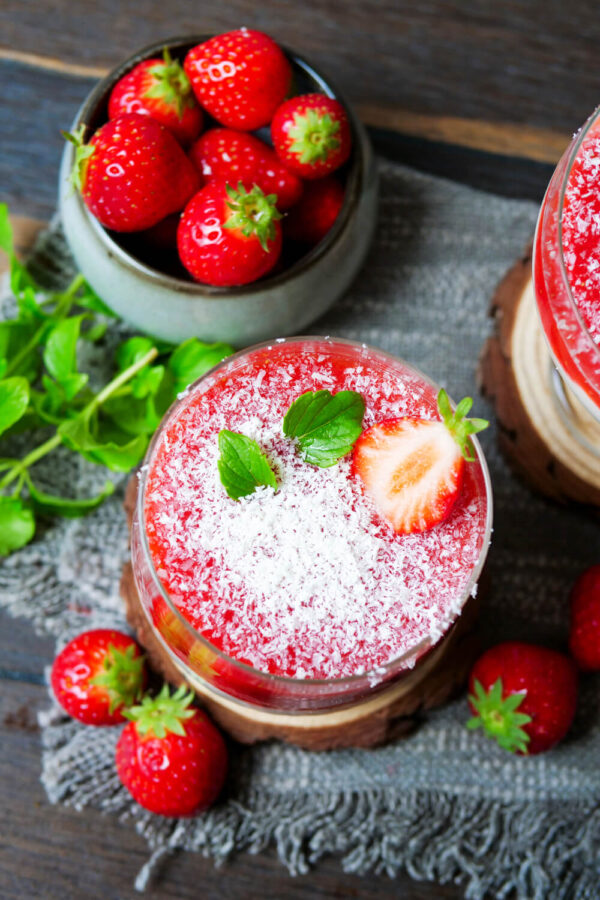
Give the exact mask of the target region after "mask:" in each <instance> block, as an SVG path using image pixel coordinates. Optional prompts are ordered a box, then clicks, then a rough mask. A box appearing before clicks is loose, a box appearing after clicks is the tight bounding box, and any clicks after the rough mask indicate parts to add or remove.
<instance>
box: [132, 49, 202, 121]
mask: <svg viewBox="0 0 600 900" xmlns="http://www.w3.org/2000/svg"><path fill="white" fill-rule="evenodd" d="M148 72H149V73H150V74H151V75H152V78H153V81H154V84H153V85H152V87H150V88H149V89H148V90H147V91H146V92H145V94H144V97H148V98H150V99H154V100H162V101H163V102H164V103H166V105H167V106H171V107H175V110H176V111H177V117H178V118H179V119H181V118H182V117H183V113H184V110H185V108H186V106H193V105H194V98H193V96H192V85H191V83H190V80H189V78H188V77H187V75H186V74H185V72H184V71H183V67H182V65H181V63H180V62H179V61H178V60H176V59H172V58H171V54H170V53H169V49H168V47H165V48H164V50H163V62H160V63H157V64H156V65H155V66H151V67H150V68H149V69H148Z"/></svg>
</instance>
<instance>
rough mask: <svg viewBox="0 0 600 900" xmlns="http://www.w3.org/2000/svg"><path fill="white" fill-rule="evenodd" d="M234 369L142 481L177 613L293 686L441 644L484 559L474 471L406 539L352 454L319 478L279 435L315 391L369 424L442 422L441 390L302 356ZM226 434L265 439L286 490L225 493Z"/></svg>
mask: <svg viewBox="0 0 600 900" xmlns="http://www.w3.org/2000/svg"><path fill="white" fill-rule="evenodd" d="M290 348H292V352H290ZM273 355H275V356H276V357H277V364H274V363H273ZM255 356H256V354H255ZM227 371H228V370H227V369H226V370H225V375H224V376H223V373H219V377H218V378H217V377H213V380H212V382H211V384H210V386H209V387H208V389H207V390H206V391H205V392H204V393H202V394H201V393H198V392H196V393H192V394H191V395H190V396H189V398H188V404H187V405H186V406H185V407H184V408H183V409H182V410H180V411H179V413H178V414H177V416H176V418H175V420H174V421H172V422H171V423H170V424H169V428H168V431H166V432H165V433H164V434H163V436H162V439H161V440H160V442H159V444H158V446H157V450H156V453H155V456H154V459H153V462H152V464H151V471H150V473H149V478H148V483H147V489H146V498H145V500H146V530H147V534H148V539H149V544H150V548H151V553H152V556H153V561H154V564H155V567H156V570H157V572H158V574H159V577H160V578H161V580H162V582H163V584H164V586H165V588H166V589H167V590H168V591H169V593H170V595H171V597H172V599H173V601H174V602H175V603H176V605H177V606H178V608H179V609H180V611H181V612H182V614H183V615H184V616H185V617H186V618H187V619H188V620H189V621H190V622H191V623H192V624H193V625H194V626H195V627H196V628H197V629H198V630H199V631H201V632H202V633H203V634H204V636H205V637H206V638H207V639H208V640H210V641H211V642H212V643H213V644H215V645H216V646H218V647H219V648H220V649H221V650H223V651H224V652H225V653H226V654H228V655H229V656H232V657H234V658H236V659H238V660H240V661H243V662H246V663H248V664H250V665H252V666H254V667H255V668H257V669H260V670H262V671H266V672H271V673H275V674H280V675H289V676H295V677H297V678H332V677H344V676H348V675H357V674H362V673H364V672H369V671H372V670H378V669H379V670H380V669H381V667H382V666H383V665H385V664H386V663H387V662H389V661H391V660H393V659H396V658H397V657H399V656H401V655H402V654H404V653H407V652H408V651H410V650H411V649H412V648H414V647H415V645H416V644H418V643H419V642H420V641H421V640H422V639H424V638H430V639H431V640H432V641H433V642H435V641H437V640H438V639H439V638H440V637H441V636H442V635H443V634H444V632H445V631H446V630H447V629H448V627H449V625H450V623H451V622H452V621H453V620H454V618H455V617H456V615H457V614H458V613H459V611H460V608H461V606H462V602H463V597H464V592H465V587H466V585H467V582H468V580H469V577H470V574H471V570H472V568H473V566H474V565H475V563H476V562H477V559H478V557H479V552H480V549H481V544H482V538H483V532H484V524H485V512H486V510H485V499H484V496H483V487H482V484H481V481H480V478H481V476H480V470H479V468H478V467H473V466H470V467H468V469H469V471H468V472H467V476H466V478H465V484H464V487H463V491H462V494H461V497H460V498H459V500H458V501H457V504H456V506H455V508H454V510H453V512H452V514H451V516H450V518H449V519H447V520H446V521H445V522H444V523H442V524H441V525H440V526H438V527H437V528H435V529H432V530H430V531H429V532H426V533H423V534H415V535H406V536H399V535H395V534H394V532H393V531H392V529H391V528H390V526H389V525H388V524H387V523H386V522H384V521H383V520H382V519H381V518H379V516H378V515H377V513H376V512H375V510H374V508H373V506H372V504H371V501H370V500H369V498H368V497H366V496H364V495H363V494H362V491H361V487H360V484H359V482H358V480H357V479H356V478H354V477H353V476H352V473H351V461H350V458H349V457H348V458H345V459H343V460H341V461H340V462H339V463H338V464H336V465H335V466H333V467H331V468H328V469H320V468H316V467H314V466H311V465H309V464H307V463H305V462H303V461H302V459H301V457H300V455H299V453H298V449H297V447H296V446H295V444H294V443H293V442H292V441H290V440H288V439H286V438H285V437H284V436H283V434H282V420H283V416H284V414H285V412H286V410H287V409H288V407H289V406H290V404H291V403H292V402H293V400H294V399H296V397H298V396H299V395H300V394H301V393H303V392H304V391H306V390H320V389H323V388H327V389H329V390H331V391H332V392H335V391H338V390H343V389H346V390H357V391H359V392H360V393H361V394H362V395H363V397H364V399H365V402H366V413H365V419H364V427H365V428H366V427H369V425H371V424H373V422H375V421H381V420H383V419H387V418H395V417H399V416H403V415H413V416H423V417H427V418H432V417H434V416H435V415H436V413H435V397H434V395H433V391H432V389H431V388H430V387H429V386H428V385H426V384H424V383H423V382H421V381H420V380H417V379H414V378H412V377H410V378H409V377H405V379H404V381H401V380H400V379H399V377H398V374H393V373H392V374H390V373H389V371H388V373H387V374H386V373H383V372H381V371H378V372H377V373H376V374H374V373H373V371H372V370H370V368H369V367H368V366H367V365H340V364H339V360H338V362H337V363H336V361H335V360H334V359H332V356H331V354H326V353H325V354H321V355H320V356H318V357H317V358H315V355H314V353H308V352H306V353H299V351H298V346H297V345H295V347H294V345H287V346H286V345H280V346H278V347H277V348H276V350H275V351H274V354H273V353H272V354H271V355H270V361H269V362H268V364H266V365H264V366H263V365H259V366H258V367H257V364H256V360H255V359H254V358H253V357H250V361H248V359H247V358H246V361H245V363H244V365H242V366H240V364H239V362H238V363H235V364H232V365H231V367H230V372H231V374H229V375H227ZM221 428H228V429H230V430H233V431H239V432H242V433H243V434H245V435H247V436H248V437H251V438H253V439H254V440H256V441H257V442H258V443H259V445H260V446H261V448H262V450H263V451H264V452H265V453H266V455H267V457H268V459H269V462H270V464H271V466H272V468H273V470H274V472H275V474H276V477H277V484H278V487H277V491H274V490H273V489H272V488H270V487H261V488H259V489H258V490H257V491H256V492H255V493H254V494H252V495H250V496H248V497H245V498H242V499H241V500H239V501H234V500H231V499H230V498H229V497H228V496H227V494H226V492H225V490H224V488H223V486H222V484H221V482H220V479H219V475H218V470H217V459H218V456H219V451H218V445H217V438H218V433H219V431H220V429H221ZM475 473H479V475H478V477H475ZM414 662H415V659H414V658H413V659H412V660H411V661H410V663H409V664H414ZM379 677H380V676H379Z"/></svg>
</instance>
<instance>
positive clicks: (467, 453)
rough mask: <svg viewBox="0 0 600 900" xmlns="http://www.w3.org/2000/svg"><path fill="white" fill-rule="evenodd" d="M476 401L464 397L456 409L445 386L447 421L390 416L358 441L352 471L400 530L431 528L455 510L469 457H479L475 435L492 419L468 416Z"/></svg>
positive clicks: (441, 405)
mask: <svg viewBox="0 0 600 900" xmlns="http://www.w3.org/2000/svg"><path fill="white" fill-rule="evenodd" d="M472 404H473V401H472V400H471V398H470V397H465V398H464V400H461V402H460V403H459V404H458V406H457V407H456V410H455V411H454V412H452V409H451V407H450V402H449V400H448V395H447V394H446V392H445V391H444V390H443V389H442V390H440V392H439V394H438V411H439V415H440V417H441V420H442V421H439V420H436V419H414V418H408V417H407V418H401V419H390V420H387V421H385V422H378V423H376V424H375V425H372V426H371V428H368V429H367V430H366V431H364V432H363V433H362V434H361V436H360V437H359V439H358V441H357V442H356V444H355V447H354V453H353V459H352V465H353V471H354V473H355V474H356V475H357V476H358V477H359V478H360V479H361V481H362V483H363V486H364V489H365V491H366V492H367V494H368V495H369V496H370V497H371V499H372V501H373V503H374V506H375V508H376V509H377V511H378V512H379V514H380V515H381V516H382V517H383V518H384V519H385V520H386V521H387V522H388V523H389V524H390V525H391V526H392V528H393V529H394V531H395V532H396V533H397V534H412V533H413V532H421V531H427V530H428V529H430V528H433V527H434V526H436V525H439V524H440V522H442V521H443V520H444V519H446V518H447V517H448V516H449V515H450V513H451V511H452V508H453V507H454V504H455V503H456V500H457V499H458V497H459V495H460V490H461V487H462V481H463V475H464V470H465V463H466V462H472V461H473V460H474V459H475V450H474V447H473V444H472V442H471V439H470V436H471V435H472V434H475V433H476V432H478V431H482V430H483V429H484V428H486V427H487V425H488V422H486V421H485V419H467V418H466V415H467V413H468V412H469V410H470V409H471V406H472Z"/></svg>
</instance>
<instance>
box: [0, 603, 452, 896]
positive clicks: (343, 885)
mask: <svg viewBox="0 0 600 900" xmlns="http://www.w3.org/2000/svg"><path fill="white" fill-rule="evenodd" d="M0 621H1V623H2V625H3V626H4V628H3V630H7V631H8V630H10V629H12V628H14V624H13V623H12V622H11V621H9V620H7V619H6V617H5V616H2V617H0ZM18 639H19V641H23V644H24V646H25V647H26V646H27V637H26V635H25V634H24V633H19V634H18ZM30 645H31V647H35V645H36V644H35V641H33V640H32V641H31V642H30ZM5 652H6V648H5V647H4V646H0V665H1V664H2V663H3V660H4V659H5ZM0 684H1V690H0V746H1V747H2V753H0V804H1V806H2V809H3V827H2V829H0V835H1V836H0V897H2V898H3V900H23V898H27V900H38V898H39V900H76V898H81V897H84V896H85V897H86V900H109V898H110V900H125V898H131V900H134V898H135V897H139V896H140V895H139V894H136V892H135V891H134V889H133V882H134V879H135V876H136V874H137V872H138V870H139V869H140V867H141V866H142V865H143V864H144V862H145V861H146V859H147V856H148V852H147V849H146V844H145V842H144V841H143V839H142V838H140V837H138V836H137V835H136V834H135V832H134V830H133V828H132V827H131V826H130V825H127V824H126V823H125V824H119V823H118V822H117V821H116V820H115V818H114V817H111V816H103V815H100V814H99V813H97V812H95V811H92V810H86V811H85V812H83V813H78V812H76V811H75V810H72V809H67V808H65V807H62V806H58V807H52V806H50V805H49V804H48V802H47V800H46V798H45V795H44V792H43V789H42V787H41V785H40V783H39V780H38V776H39V771H40V745H39V731H38V728H37V721H36V714H37V711H38V709H41V708H44V706H45V705H46V703H47V700H46V692H45V689H44V688H42V687H39V686H35V685H29V684H23V683H21V684H17V683H16V682H6V681H4V682H1V683H0ZM145 896H146V897H147V898H148V900H197V898H198V897H199V896H202V897H203V898H205V900H224V898H227V900H258V898H260V900H281V898H282V897H286V898H290V900H314V898H317V897H319V898H323V900H334V898H337V900H340V898H351V897H360V898H361V900H392V898H398V900H443V898H448V900H451V898H455V900H457V898H459V897H461V896H462V891H460V890H459V889H458V888H457V887H455V886H453V885H449V886H440V885H433V884H428V883H423V884H419V883H417V882H413V881H411V880H410V879H409V878H408V877H407V876H399V877H398V878H396V879H389V878H387V877H384V876H372V875H370V876H368V877H365V878H359V877H357V876H352V875H346V874H344V873H343V872H342V870H341V868H340V865H339V862H338V861H337V860H335V859H328V860H324V861H323V862H322V863H321V864H320V865H319V866H318V867H317V868H316V870H315V871H313V872H311V873H310V874H309V875H304V876H301V877H298V878H291V877H289V876H288V875H287V872H286V870H285V869H284V868H283V867H282V866H281V864H280V863H279V861H278V860H277V859H276V858H275V856H274V854H273V853H263V854H260V855H259V856H250V855H249V854H241V855H240V856H239V857H237V858H236V859H234V860H232V861H231V862H230V863H228V864H227V865H225V866H224V867H223V868H221V869H216V868H215V867H214V865H213V864H212V862H211V861H210V860H207V859H204V858H203V857H202V856H201V855H200V854H197V853H194V854H189V853H186V854H181V855H179V856H177V857H174V858H172V859H171V860H170V861H169V862H168V863H167V864H166V865H165V868H164V871H163V874H162V877H161V878H160V880H159V881H158V882H157V883H156V884H155V885H154V886H153V887H152V888H151V889H150V890H149V891H148V892H147V893H146V895H145Z"/></svg>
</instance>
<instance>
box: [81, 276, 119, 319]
mask: <svg viewBox="0 0 600 900" xmlns="http://www.w3.org/2000/svg"><path fill="white" fill-rule="evenodd" d="M76 303H77V305H78V306H83V307H84V308H85V309H91V311H92V312H96V313H101V314H102V315H103V316H108V317H109V318H111V319H117V318H118V316H117V314H116V313H114V312H113V311H112V309H111V308H110V306H107V305H106V303H105V302H104V300H101V299H100V297H99V296H98V294H97V293H96V292H95V291H94V289H93V288H92V287H90V285H89V284H88V283H87V281H86V282H84V284H83V287H82V290H81V293H79V294H78V295H77V298H76Z"/></svg>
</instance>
